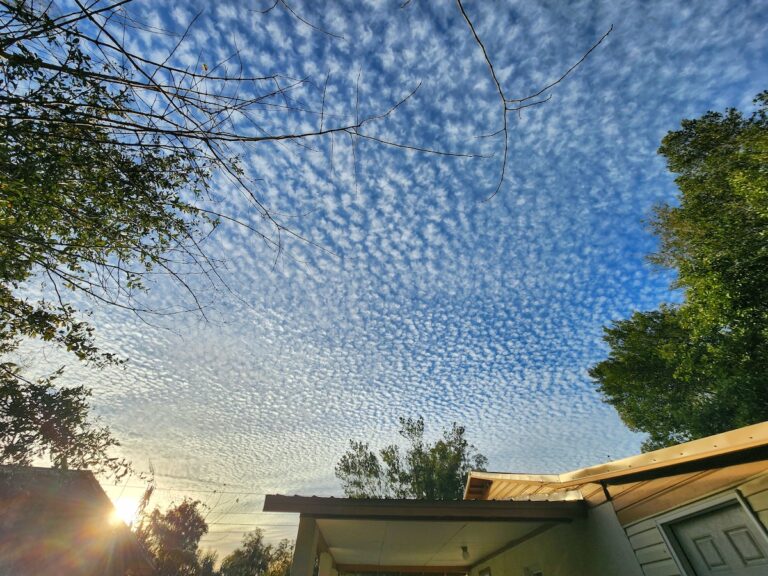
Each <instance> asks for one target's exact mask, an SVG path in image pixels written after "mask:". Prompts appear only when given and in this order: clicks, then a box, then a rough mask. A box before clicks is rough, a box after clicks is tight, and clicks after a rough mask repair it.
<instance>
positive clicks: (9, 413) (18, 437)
mask: <svg viewBox="0 0 768 576" xmlns="http://www.w3.org/2000/svg"><path fill="white" fill-rule="evenodd" d="M16 370H17V368H16V367H15V366H13V365H9V364H0V464H15V465H30V464H32V460H33V458H35V457H47V458H48V459H49V460H50V462H51V464H52V465H53V467H54V468H64V469H66V468H81V469H82V468H90V469H93V470H94V471H95V472H97V473H110V474H112V475H114V476H115V477H116V478H117V479H119V478H121V477H122V476H124V475H125V474H126V473H128V472H129V471H130V467H129V465H128V463H127V462H126V461H125V460H122V459H118V458H114V457H110V455H109V450H110V448H112V447H113V446H116V445H117V441H116V440H115V439H114V438H113V437H112V434H111V433H110V430H109V428H107V427H101V426H97V425H96V424H95V423H94V422H93V421H92V420H91V419H90V418H89V406H88V397H89V396H90V391H89V390H88V389H87V388H85V387H83V386H76V387H70V388H63V389H59V388H57V387H56V386H55V385H54V379H55V378H56V376H58V374H59V373H56V374H54V375H53V376H50V377H48V378H41V379H40V380H37V381H34V382H32V381H27V380H23V382H22V385H19V379H20V378H21V377H20V376H19V375H18V373H17V372H16Z"/></svg>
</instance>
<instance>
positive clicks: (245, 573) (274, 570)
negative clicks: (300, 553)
mask: <svg viewBox="0 0 768 576" xmlns="http://www.w3.org/2000/svg"><path fill="white" fill-rule="evenodd" d="M292 557H293V544H291V543H290V542H289V541H288V540H281V541H280V542H279V543H278V544H277V545H272V544H265V543H264V532H263V531H262V530H261V529H259V528H257V529H256V530H254V531H253V532H251V533H249V534H246V535H245V536H244V537H243V544H242V545H241V546H240V548H238V549H237V550H235V551H234V552H232V553H231V554H230V555H229V556H227V557H226V558H224V560H222V562H221V566H220V567H219V574H220V576H287V575H288V572H289V570H290V567H291V559H292Z"/></svg>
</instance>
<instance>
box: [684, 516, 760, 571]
mask: <svg viewBox="0 0 768 576" xmlns="http://www.w3.org/2000/svg"><path fill="white" fill-rule="evenodd" d="M670 528H671V530H672V533H673V534H674V535H675V538H676V539H677V541H678V543H679V544H680V547H681V548H682V550H683V552H684V553H685V556H686V557H687V559H688V561H689V562H690V564H691V566H692V568H693V570H694V573H695V575H696V576H710V575H717V576H758V575H760V576H766V575H768V542H766V539H765V536H764V535H763V534H762V533H761V532H760V531H759V530H758V529H757V528H756V527H754V526H753V525H752V522H751V521H750V519H749V518H748V517H747V513H746V511H745V510H744V508H742V506H741V505H740V504H738V503H733V504H730V505H728V506H725V507H723V508H717V509H716V510H713V511H711V512H706V513H704V514H699V515H697V516H693V517H691V518H687V519H685V520H681V521H678V522H675V523H673V524H671V525H670Z"/></svg>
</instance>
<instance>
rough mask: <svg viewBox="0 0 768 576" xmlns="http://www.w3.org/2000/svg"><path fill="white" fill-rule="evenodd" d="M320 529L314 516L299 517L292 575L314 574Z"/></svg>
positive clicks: (308, 575) (310, 575)
mask: <svg viewBox="0 0 768 576" xmlns="http://www.w3.org/2000/svg"><path fill="white" fill-rule="evenodd" d="M317 541H318V530H317V522H315V519H314V518H313V517H312V516H304V515H303V514H302V515H301V516H300V517H299V532H298V534H296V547H295V548H294V549H293V561H292V562H291V574H290V576H312V573H313V572H314V570H315V558H317Z"/></svg>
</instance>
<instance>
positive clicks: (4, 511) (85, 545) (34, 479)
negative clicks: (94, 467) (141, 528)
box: [0, 466, 154, 576]
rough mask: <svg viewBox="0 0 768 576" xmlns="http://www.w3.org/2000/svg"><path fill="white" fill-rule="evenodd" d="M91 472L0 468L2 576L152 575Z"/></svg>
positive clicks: (0, 562)
mask: <svg viewBox="0 0 768 576" xmlns="http://www.w3.org/2000/svg"><path fill="white" fill-rule="evenodd" d="M114 512H115V509H114V507H113V506H112V502H111V501H110V500H109V498H108V497H107V495H106V494H105V493H104V490H102V488H101V486H100V485H99V483H98V481H97V480H96V478H95V477H94V476H93V474H92V473H91V472H88V471H84V470H55V469H50V468H36V467H20V466H0V574H14V576H33V575H40V574H57V575H60V576H92V575H94V574H99V575H100V576H123V575H124V574H125V573H126V571H127V570H128V569H130V570H131V573H132V574H135V575H137V576H143V575H148V574H153V573H154V571H153V567H152V565H151V563H150V562H149V560H148V559H147V557H146V556H145V555H144V552H143V551H142V549H141V547H140V546H139V543H138V541H137V540H136V538H135V537H134V535H133V534H132V533H131V531H130V530H129V529H128V527H127V526H126V525H125V524H124V523H122V522H119V523H118V522H115V521H114V520H113V518H114Z"/></svg>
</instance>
